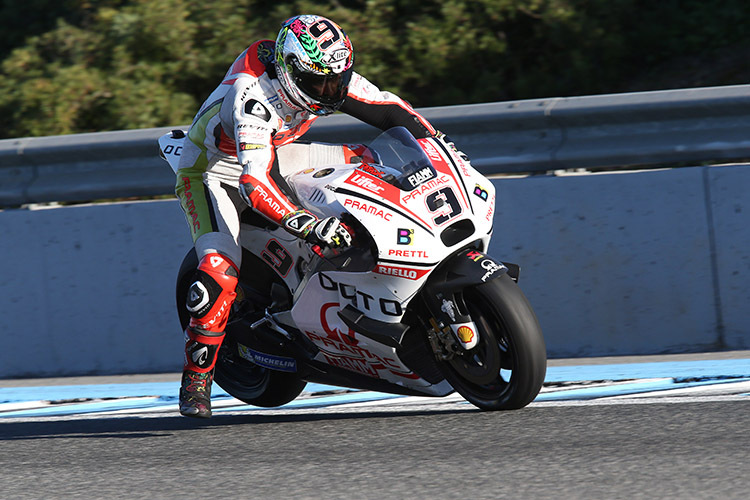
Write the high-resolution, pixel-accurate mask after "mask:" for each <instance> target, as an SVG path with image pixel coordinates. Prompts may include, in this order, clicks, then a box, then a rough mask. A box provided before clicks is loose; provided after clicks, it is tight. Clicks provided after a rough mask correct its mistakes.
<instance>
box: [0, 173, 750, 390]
mask: <svg viewBox="0 0 750 500" xmlns="http://www.w3.org/2000/svg"><path fill="white" fill-rule="evenodd" d="M493 182H494V184H495V185H496V187H497V189H498V197H497V208H498V210H497V215H496V219H495V234H494V237H493V242H492V246H491V253H492V254H493V255H494V256H496V257H498V258H501V259H504V260H508V261H512V262H515V263H518V264H520V265H521V266H522V270H521V281H520V284H521V286H522V288H523V290H524V292H525V293H526V295H527V296H528V297H529V299H530V301H531V303H532V305H533V306H534V307H535V309H536V311H537V314H538V316H539V319H540V322H541V324H542V327H543V329H544V332H545V338H546V340H547V348H548V353H549V356H550V357H565V356H598V355H626V354H656V353H674V352H698V351H705V350H715V349H748V348H750V307H748V302H749V301H750V201H748V196H747V191H748V186H750V168H748V166H723V167H695V168H683V169H672V170H659V171H642V172H628V173H624V172H623V173H610V174H586V175H566V176H560V177H553V176H537V177H524V178H501V179H495V180H493ZM0 227H2V229H3V233H2V238H1V239H0V255H2V257H3V258H2V280H0V297H2V299H1V302H0V303H2V305H3V306H4V307H3V318H4V321H5V328H4V331H5V335H4V342H3V344H4V348H3V350H2V355H1V356H2V362H1V363H0V378H16V377H29V376H32V377H33V376H62V375H82V374H121V373H144V372H146V373H148V372H166V371H177V370H179V369H180V368H181V366H182V333H181V332H180V328H179V325H178V322H177V318H176V313H175V306H174V291H173V286H174V277H175V274H176V272H177V269H178V267H179V264H180V262H181V259H182V256H183V255H184V253H185V251H186V249H187V248H189V246H190V239H189V236H188V231H187V228H186V226H185V222H184V219H183V216H182V213H181V211H180V209H179V206H178V204H177V202H176V201H174V200H165V201H151V202H134V203H119V204H110V205H90V206H73V207H62V208H52V209H45V210H32V211H29V210H7V211H2V212H0Z"/></svg>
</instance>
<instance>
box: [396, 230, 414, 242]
mask: <svg viewBox="0 0 750 500" xmlns="http://www.w3.org/2000/svg"><path fill="white" fill-rule="evenodd" d="M413 236H414V230H413V229H402V228H399V229H398V233H397V238H396V244H397V245H411V244H412V238H413Z"/></svg>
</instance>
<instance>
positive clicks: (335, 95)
mask: <svg viewBox="0 0 750 500" xmlns="http://www.w3.org/2000/svg"><path fill="white" fill-rule="evenodd" d="M292 68H293V69H292V78H293V80H294V84H295V85H296V86H297V88H299V89H300V90H301V91H302V92H304V93H305V95H306V96H307V97H309V98H311V99H313V100H315V101H318V102H320V103H321V104H328V105H332V104H340V103H341V102H342V101H343V100H344V98H345V97H346V93H347V90H348V89H349V81H350V80H351V78H352V69H351V68H349V69H348V70H346V71H344V72H342V73H333V74H330V75H317V74H315V73H309V72H307V71H303V70H302V69H301V68H300V67H299V66H298V64H296V61H295V64H292Z"/></svg>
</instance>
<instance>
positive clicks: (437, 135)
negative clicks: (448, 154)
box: [435, 130, 470, 161]
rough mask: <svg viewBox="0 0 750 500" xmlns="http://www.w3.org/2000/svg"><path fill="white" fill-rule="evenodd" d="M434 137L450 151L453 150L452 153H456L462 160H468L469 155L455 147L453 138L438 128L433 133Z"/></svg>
mask: <svg viewBox="0 0 750 500" xmlns="http://www.w3.org/2000/svg"><path fill="white" fill-rule="evenodd" d="M435 139H437V140H439V141H440V142H442V143H443V144H445V146H446V147H447V148H448V149H449V150H450V151H453V152H454V153H456V154H457V155H458V156H459V157H460V158H461V159H462V160H463V161H470V160H469V157H468V156H467V155H466V153H464V152H463V151H460V150H459V149H457V148H456V145H455V144H454V143H453V140H452V139H451V138H450V137H448V136H447V135H445V134H444V133H442V132H441V131H439V130H438V131H437V132H436V133H435Z"/></svg>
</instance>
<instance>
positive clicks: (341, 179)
mask: <svg viewBox="0 0 750 500" xmlns="http://www.w3.org/2000/svg"><path fill="white" fill-rule="evenodd" d="M184 138H185V133H184V132H183V131H181V130H176V131H173V132H172V133H168V134H165V135H164V136H162V137H161V138H160V139H159V146H160V153H161V156H162V157H163V158H164V159H166V160H167V161H168V162H169V163H170V166H171V167H172V169H173V170H175V172H176V171H177V164H178V162H179V153H180V150H181V145H182V141H183V140H185V139H184ZM366 151H367V154H365V155H362V156H360V157H357V158H355V159H354V162H353V163H349V164H345V165H329V166H325V167H320V168H311V169H307V170H303V171H300V172H297V173H295V174H293V175H291V176H288V177H287V178H286V179H285V180H286V183H287V184H288V186H287V187H288V189H289V190H290V192H291V194H292V196H293V199H294V200H295V201H296V202H297V203H298V204H299V205H300V206H301V207H303V208H305V209H307V210H309V211H310V212H312V213H313V214H315V215H316V216H318V217H319V218H321V219H322V218H325V217H329V216H336V217H338V218H339V219H340V220H342V222H344V223H345V224H346V225H347V226H348V227H350V228H352V229H353V234H354V239H353V242H352V245H351V246H350V247H348V248H347V249H346V250H344V251H340V250H334V249H321V248H320V247H313V246H310V245H309V244H308V243H306V242H304V241H303V240H301V239H298V238H295V237H293V236H291V235H290V234H289V233H288V232H286V231H285V230H284V229H283V228H281V227H280V226H277V225H276V224H273V223H271V222H269V221H268V220H267V219H265V218H263V217H262V216H260V215H259V214H257V213H256V212H255V211H253V210H252V209H250V208H248V209H247V210H245V211H244V212H243V214H242V223H241V232H240V235H241V236H240V241H241V244H242V247H243V256H242V266H241V269H240V277H239V285H238V287H237V298H236V300H235V303H234V305H233V307H232V311H231V315H230V318H229V323H228V325H227V328H226V337H225V339H224V343H223V345H222V347H221V349H220V350H219V354H218V358H217V363H216V369H215V370H216V371H215V376H214V380H215V382H216V383H217V384H219V386H221V387H222V388H223V389H224V390H225V391H226V392H227V393H229V394H230V395H232V396H233V397H235V398H237V399H239V400H241V401H244V402H245V403H248V404H250V405H255V406H262V407H275V406H281V405H283V404H285V403H288V402H290V401H292V400H293V399H295V398H296V397H297V396H298V395H299V394H300V393H301V392H302V390H303V389H304V388H305V385H306V383H307V382H316V383H321V384H327V385H333V386H339V387H346V388H353V389H362V390H370V391H377V392H384V393H392V394H403V395H418V396H446V395H448V394H450V393H452V392H454V391H457V392H458V393H459V394H460V395H461V396H463V397H464V398H465V399H466V400H467V401H469V402H470V403H472V404H473V405H475V406H477V407H478V408H481V409H484V410H510V409H518V408H522V407H524V406H526V405H527V404H529V403H530V402H531V401H532V400H533V399H534V398H535V397H536V395H537V394H538V393H539V390H540V389H541V386H542V383H543V381H544V376H545V371H546V361H547V359H546V350H545V345H544V339H543V336H542V331H541V328H540V326H539V322H538V321H537V318H536V315H535V313H534V311H533V309H532V307H531V305H530V304H529V302H528V300H527V299H526V297H525V296H524V294H523V293H522V291H521V289H520V288H519V286H518V284H517V281H518V274H519V267H518V266H517V265H514V264H510V263H506V262H502V261H500V260H497V259H495V258H493V257H490V256H489V255H487V254H486V253H485V252H486V251H487V248H488V245H489V241H490V236H491V233H492V228H493V216H494V210H495V189H494V186H493V185H492V183H491V182H490V181H489V180H488V179H487V178H486V177H484V176H483V175H482V174H481V173H479V172H478V171H476V170H475V169H474V168H472V167H471V165H470V163H469V162H468V161H465V160H464V158H463V157H462V155H460V154H459V153H458V152H457V151H456V150H455V148H451V147H449V146H448V145H446V143H445V142H443V141H440V140H437V139H434V138H426V139H419V140H417V139H415V138H414V137H413V136H412V135H411V134H410V133H409V132H408V131H407V130H406V129H405V128H403V127H396V128H392V129H390V130H387V131H385V132H383V133H382V134H380V135H379V136H378V137H377V138H376V139H374V140H373V141H372V142H371V143H370V144H369V145H368V146H367V149H366ZM197 265H198V259H197V257H196V253H195V249H192V250H191V251H189V252H188V253H187V255H186V257H185V259H184V261H183V263H182V266H181V268H180V270H179V273H178V276H177V285H176V297H177V308H178V314H179V318H180V322H181V323H182V326H183V328H184V327H186V326H187V324H188V321H189V315H188V312H187V308H186V297H187V291H188V287H189V286H190V284H191V283H192V281H193V273H194V271H195V269H196V267H197Z"/></svg>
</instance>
